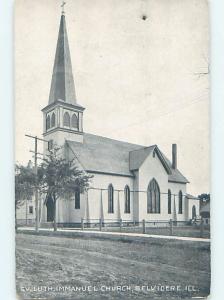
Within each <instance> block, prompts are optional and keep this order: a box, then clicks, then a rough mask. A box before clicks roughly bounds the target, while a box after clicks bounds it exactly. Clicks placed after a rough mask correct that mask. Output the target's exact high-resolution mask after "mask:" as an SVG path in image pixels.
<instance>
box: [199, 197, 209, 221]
mask: <svg viewBox="0 0 224 300" xmlns="http://www.w3.org/2000/svg"><path fill="white" fill-rule="evenodd" d="M200 215H201V217H202V218H203V220H204V221H205V224H210V202H208V203H206V204H205V205H203V206H202V207H201V209H200Z"/></svg>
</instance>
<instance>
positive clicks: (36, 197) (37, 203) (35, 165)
mask: <svg viewBox="0 0 224 300" xmlns="http://www.w3.org/2000/svg"><path fill="white" fill-rule="evenodd" d="M25 136H26V137H29V138H32V139H34V142H35V147H34V172H35V175H36V176H35V177H36V179H35V209H36V224H35V225H36V232H38V231H39V201H38V188H37V154H38V152H37V142H38V141H42V142H46V143H48V141H46V140H43V139H41V138H38V137H37V136H33V135H28V134H25Z"/></svg>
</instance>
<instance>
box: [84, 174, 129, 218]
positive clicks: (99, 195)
mask: <svg viewBox="0 0 224 300" xmlns="http://www.w3.org/2000/svg"><path fill="white" fill-rule="evenodd" d="M133 181H134V180H133V178H132V177H124V176H119V175H106V174H94V177H93V178H92V187H93V189H90V190H89V192H88V205H89V218H90V219H98V218H100V217H101V218H103V219H104V220H117V219H120V218H121V219H122V220H133V192H131V193H130V213H125V212H124V208H125V199H124V188H125V186H126V185H128V186H129V188H130V190H131V191H133ZM109 184H112V185H113V187H114V213H108V186H109ZM94 188H96V189H94ZM98 189H103V190H102V191H101V190H98ZM118 190H119V191H118Z"/></svg>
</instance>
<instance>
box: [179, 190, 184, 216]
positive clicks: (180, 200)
mask: <svg viewBox="0 0 224 300" xmlns="http://www.w3.org/2000/svg"><path fill="white" fill-rule="evenodd" d="M178 196H179V210H178V213H179V214H182V213H183V194H182V191H179V195H178Z"/></svg>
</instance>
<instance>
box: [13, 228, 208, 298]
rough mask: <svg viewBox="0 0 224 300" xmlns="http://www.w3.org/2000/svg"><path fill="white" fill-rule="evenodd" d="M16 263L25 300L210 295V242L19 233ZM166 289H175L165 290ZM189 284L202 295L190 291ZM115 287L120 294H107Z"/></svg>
mask: <svg viewBox="0 0 224 300" xmlns="http://www.w3.org/2000/svg"><path fill="white" fill-rule="evenodd" d="M16 265H17V272H16V279H17V293H18V294H19V295H21V297H22V298H23V299H33V298H39V299H52V298H54V299H60V300H61V299H163V300H165V299H183V298H185V299H190V298H191V297H192V296H207V295H208V294H209V286H210V248H209V243H201V242H183V241H175V240H162V241H161V240H157V239H150V240H149V241H147V242H144V243H134V242H132V243H131V242H122V241H112V240H97V239H85V238H67V237H53V236H51V237H50V236H40V235H39V236H36V235H28V234H22V233H19V234H17V237H16ZM120 286H122V288H123V289H124V291H119V289H120ZM144 286H148V290H147V288H146V287H144ZM164 286H169V289H173V291H167V292H165V291H160V289H163V287H164ZM171 286H173V287H171ZM186 286H190V287H189V289H191V290H192V286H193V289H195V290H197V291H187V290H186V289H185V287H186ZM37 287H39V291H36V290H35V289H37ZM75 287H76V288H79V289H81V287H82V288H83V289H84V288H87V287H89V289H90V291H81V290H80V291H75ZM112 287H115V291H107V290H106V289H107V288H108V289H112ZM94 288H95V290H97V291H94V290H93V289H94ZM25 289H27V290H25ZM46 289H48V291H47V292H46V291H45V290H46ZM59 289H60V291H57V290H59ZM66 289H67V290H66ZM153 289H154V290H153Z"/></svg>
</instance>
